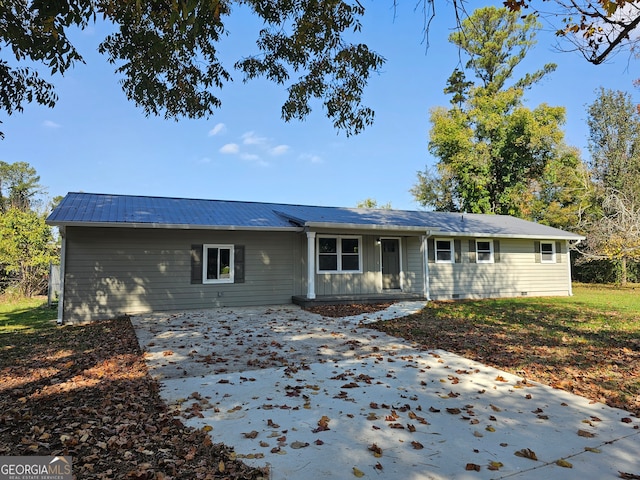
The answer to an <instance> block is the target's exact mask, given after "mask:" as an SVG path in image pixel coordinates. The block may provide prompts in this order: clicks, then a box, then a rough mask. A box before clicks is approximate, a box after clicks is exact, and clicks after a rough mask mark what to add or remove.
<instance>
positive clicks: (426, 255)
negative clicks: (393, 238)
mask: <svg viewBox="0 0 640 480" xmlns="http://www.w3.org/2000/svg"><path fill="white" fill-rule="evenodd" d="M430 236H431V230H427V231H426V235H423V236H422V251H423V253H424V254H423V262H424V286H423V289H424V296H425V298H426V299H427V301H431V291H430V288H431V287H430V285H429V242H428V240H429V237H430Z"/></svg>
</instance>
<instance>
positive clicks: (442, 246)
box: [436, 240, 451, 251]
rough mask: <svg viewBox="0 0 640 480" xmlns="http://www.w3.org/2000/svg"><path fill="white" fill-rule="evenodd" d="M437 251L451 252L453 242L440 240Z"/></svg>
mask: <svg viewBox="0 0 640 480" xmlns="http://www.w3.org/2000/svg"><path fill="white" fill-rule="evenodd" d="M436 250H449V251H451V242H450V241H449V240H438V241H437V242H436Z"/></svg>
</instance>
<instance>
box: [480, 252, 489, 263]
mask: <svg viewBox="0 0 640 480" xmlns="http://www.w3.org/2000/svg"><path fill="white" fill-rule="evenodd" d="M478 261H479V262H490V261H491V253H489V252H478Z"/></svg>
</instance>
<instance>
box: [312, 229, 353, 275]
mask: <svg viewBox="0 0 640 480" xmlns="http://www.w3.org/2000/svg"><path fill="white" fill-rule="evenodd" d="M361 243H362V238H361V237H352V236H324V235H322V236H318V245H317V247H318V248H317V251H318V253H317V257H318V258H317V260H318V262H317V264H318V273H360V272H362V258H361V251H362V249H361Z"/></svg>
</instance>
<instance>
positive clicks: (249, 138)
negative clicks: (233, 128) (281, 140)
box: [242, 132, 268, 145]
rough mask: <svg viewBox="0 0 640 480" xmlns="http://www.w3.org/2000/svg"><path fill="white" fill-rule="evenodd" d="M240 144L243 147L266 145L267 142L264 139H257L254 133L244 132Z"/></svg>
mask: <svg viewBox="0 0 640 480" xmlns="http://www.w3.org/2000/svg"><path fill="white" fill-rule="evenodd" d="M242 143H244V144H245V145H266V144H267V143H268V142H267V139H266V138H265V137H259V136H257V135H256V134H255V132H246V133H244V134H242Z"/></svg>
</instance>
